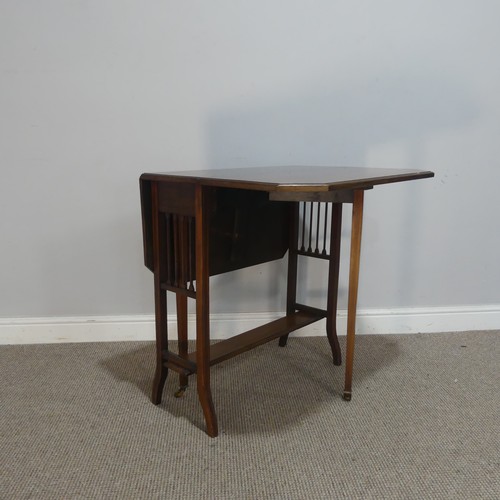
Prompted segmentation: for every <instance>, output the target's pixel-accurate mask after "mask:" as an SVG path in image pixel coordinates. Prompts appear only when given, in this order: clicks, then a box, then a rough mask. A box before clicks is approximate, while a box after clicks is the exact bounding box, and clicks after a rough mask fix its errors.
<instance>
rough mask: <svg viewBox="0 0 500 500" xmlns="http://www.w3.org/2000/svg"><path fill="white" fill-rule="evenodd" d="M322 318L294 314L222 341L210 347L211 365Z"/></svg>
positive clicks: (302, 313)
mask: <svg viewBox="0 0 500 500" xmlns="http://www.w3.org/2000/svg"><path fill="white" fill-rule="evenodd" d="M321 318H324V314H316V313H311V312H305V311H299V312H294V313H292V314H290V315H287V316H284V317H283V318H279V319H277V320H274V321H271V322H269V323H266V324H265V325H262V326H259V327H257V328H253V329H252V330H248V331H247V332H243V333H240V334H239V335H235V336H234V337H231V338H229V339H226V340H221V341H220V342H217V343H215V344H212V346H211V347H210V356H209V359H210V365H216V364H217V363H220V362H222V361H225V360H227V359H230V358H232V357H234V356H237V355H238V354H242V353H244V352H247V351H249V350H251V349H254V348H255V347H258V346H260V345H262V344H265V343H267V342H269V341H271V340H274V339H277V338H278V337H282V336H283V335H286V334H288V333H290V332H293V331H295V330H298V329H299V328H303V327H304V326H307V325H310V324H311V323H314V322H316V321H318V320H320V319H321ZM194 358H195V355H193V354H190V355H189V359H190V360H193V359H194Z"/></svg>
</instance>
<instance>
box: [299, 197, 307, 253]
mask: <svg viewBox="0 0 500 500" xmlns="http://www.w3.org/2000/svg"><path fill="white" fill-rule="evenodd" d="M301 205H302V245H301V246H300V251H301V252H304V251H305V249H306V246H305V239H306V236H305V235H306V202H305V201H303V202H302V203H301Z"/></svg>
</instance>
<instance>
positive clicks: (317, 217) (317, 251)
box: [314, 201, 321, 254]
mask: <svg viewBox="0 0 500 500" xmlns="http://www.w3.org/2000/svg"><path fill="white" fill-rule="evenodd" d="M316 206H317V207H318V209H317V211H316V248H315V249H314V253H316V254H317V253H319V219H320V214H321V211H320V209H321V203H320V202H319V201H318V203H317V204H316Z"/></svg>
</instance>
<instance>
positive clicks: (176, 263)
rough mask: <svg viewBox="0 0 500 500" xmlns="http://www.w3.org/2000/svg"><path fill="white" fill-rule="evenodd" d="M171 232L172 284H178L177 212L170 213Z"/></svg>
mask: <svg viewBox="0 0 500 500" xmlns="http://www.w3.org/2000/svg"><path fill="white" fill-rule="evenodd" d="M172 220H173V224H172V233H173V239H174V244H173V248H174V266H173V267H174V275H173V280H172V281H173V285H174V286H177V287H178V286H179V255H180V248H179V246H180V245H179V216H178V215H177V214H173V215H172Z"/></svg>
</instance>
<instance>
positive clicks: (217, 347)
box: [140, 166, 434, 437]
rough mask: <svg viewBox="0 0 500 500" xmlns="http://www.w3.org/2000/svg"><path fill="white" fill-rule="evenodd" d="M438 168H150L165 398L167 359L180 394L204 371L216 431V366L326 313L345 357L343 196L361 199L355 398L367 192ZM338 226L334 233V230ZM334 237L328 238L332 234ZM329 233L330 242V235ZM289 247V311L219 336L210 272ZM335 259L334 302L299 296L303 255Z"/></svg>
mask: <svg viewBox="0 0 500 500" xmlns="http://www.w3.org/2000/svg"><path fill="white" fill-rule="evenodd" d="M433 176H434V174H433V173H432V172H427V171H415V170H401V169H398V170H392V169H379V168H351V167H306V166H301V167H296V166H293V167H259V168H246V169H224V170H206V171H184V172H173V173H156V174H155V173H151V174H143V175H142V176H141V178H140V188H141V208H142V224H143V242H144V260H145V264H146V266H147V267H148V268H149V269H150V270H151V271H152V272H153V273H154V296H155V323H156V372H155V375H154V381H153V390H152V401H153V403H154V404H159V403H160V402H161V397H162V391H163V386H164V384H165V380H166V377H167V373H168V369H169V368H170V369H172V370H174V371H176V372H178V373H179V378H180V388H179V390H178V391H177V393H176V396H181V395H182V394H183V392H184V391H185V389H186V387H187V384H188V377H189V375H193V374H196V381H197V390H198V397H199V400H200V403H201V406H202V409H203V413H204V416H205V422H206V426H207V433H208V435H209V436H212V437H215V436H217V434H218V429H217V417H216V414H215V409H214V405H213V401H212V394H211V389H210V367H211V366H212V365H215V364H217V363H220V362H221V361H224V360H226V359H229V358H231V357H233V356H236V355H237V354H240V353H242V352H245V351H247V350H249V349H252V348H254V347H257V346H259V345H262V344H264V343H266V342H268V341H270V340H272V339H276V338H279V345H280V346H282V347H283V346H285V345H286V342H287V337H288V334H289V333H290V332H293V331H295V330H297V329H299V328H302V327H304V326H306V325H309V324H311V323H314V322H315V321H318V320H320V319H323V318H326V334H327V337H328V340H329V344H330V347H331V351H332V355H333V363H334V364H335V365H340V364H341V352H340V346H339V342H338V340H337V331H336V315H337V292H338V279H339V257H340V240H341V222H342V205H343V204H344V203H350V204H352V229H351V248H350V269H349V292H348V310H347V343H346V356H345V357H346V359H345V382H344V393H343V398H344V399H345V400H347V401H349V400H350V399H351V384H352V371H353V359H354V335H355V322H356V303H357V294H358V276H359V263H360V249H361V230H362V220H363V198H364V192H365V190H367V189H371V188H373V187H374V186H375V185H379V184H388V183H393V182H401V181H409V180H414V179H422V178H425V177H433ZM328 235H329V237H328ZM328 239H329V242H327V240H328ZM328 243H329V244H328ZM287 251H288V280H287V302H286V314H285V315H284V316H283V317H282V318H280V319H278V320H276V321H272V322H270V323H268V324H266V325H264V326H260V327H258V328H254V329H252V330H249V331H247V332H245V333H242V334H240V335H236V336H234V337H232V338H229V339H227V340H223V341H221V342H218V343H215V344H212V345H211V344H210V331H209V277H210V276H213V275H217V274H221V273H225V272H229V271H234V270H237V269H242V268H245V267H248V266H253V265H255V264H260V263H263V262H268V261H271V260H275V259H279V258H282V257H283V256H284V255H285V253H286V252H287ZM299 255H302V256H306V257H310V258H315V259H325V260H326V261H327V262H328V267H329V273H328V292H327V297H326V302H327V305H326V309H319V308H316V307H311V306H309V305H307V304H301V303H298V302H297V299H296V297H297V293H296V290H297V265H298V256H299ZM167 291H170V292H174V293H175V294H176V305H177V327H178V353H177V354H176V353H174V352H172V351H170V350H168V343H167V340H168V339H167V301H166V292H167ZM189 298H191V299H194V300H195V301H196V351H195V352H191V353H188V347H187V346H188V343H187V310H188V308H187V301H188V299H189Z"/></svg>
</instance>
